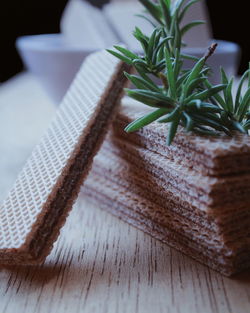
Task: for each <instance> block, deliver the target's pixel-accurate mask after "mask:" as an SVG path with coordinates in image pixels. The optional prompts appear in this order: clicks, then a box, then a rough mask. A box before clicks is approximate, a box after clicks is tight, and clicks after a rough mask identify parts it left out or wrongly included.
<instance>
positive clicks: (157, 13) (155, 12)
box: [139, 0, 162, 24]
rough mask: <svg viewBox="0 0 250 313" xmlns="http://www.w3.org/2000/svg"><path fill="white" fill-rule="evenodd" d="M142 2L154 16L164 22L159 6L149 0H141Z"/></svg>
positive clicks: (159, 21)
mask: <svg viewBox="0 0 250 313" xmlns="http://www.w3.org/2000/svg"><path fill="white" fill-rule="evenodd" d="M139 1H140V2H141V4H142V5H143V6H144V7H145V8H146V9H147V10H148V12H149V13H150V14H151V15H152V17H153V18H154V19H155V20H156V21H157V22H158V23H160V24H162V20H161V10H160V8H159V6H158V5H157V4H155V3H153V2H151V1H149V0H139Z"/></svg>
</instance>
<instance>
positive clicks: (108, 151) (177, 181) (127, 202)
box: [83, 101, 250, 276]
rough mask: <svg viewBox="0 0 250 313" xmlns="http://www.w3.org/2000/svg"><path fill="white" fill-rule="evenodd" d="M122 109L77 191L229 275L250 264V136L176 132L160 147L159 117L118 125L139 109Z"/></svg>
mask: <svg viewBox="0 0 250 313" xmlns="http://www.w3.org/2000/svg"><path fill="white" fill-rule="evenodd" d="M125 102H126V103H125V104H123V106H122V107H121V109H120V111H119V113H118V115H117V117H116V119H115V121H114V122H113V125H112V129H111V131H110V132H109V134H108V137H107V139H106V141H105V142H104V144H103V146H102V148H101V151H100V152H99V154H98V155H97V156H96V158H95V161H94V166H93V169H92V171H91V174H90V175H89V177H88V179H87V181H86V182H85V186H84V188H83V193H84V195H85V196H87V197H88V198H89V199H90V201H92V202H94V203H95V204H97V205H98V206H99V207H101V208H103V209H105V210H107V211H109V212H111V213H112V214H114V215H116V216H118V217H120V218H121V219H122V220H124V221H125V222H128V223H130V224H132V225H134V226H136V227H138V228H139V229H141V230H143V231H145V232H146V233H149V234H150V235H152V236H153V237H155V238H158V239H160V240H162V241H164V242H165V243H167V244H168V245H170V246H172V247H174V248H176V249H178V250H180V251H182V252H184V253H185V254H187V255H189V256H191V257H192V258H194V259H196V260H198V261H200V262H202V263H204V264H207V265H208V266H210V267H211V268H213V269H215V270H218V271H219V272H221V273H223V274H225V275H227V276H230V275H232V274H235V273H237V272H240V271H242V270H244V269H246V268H248V267H249V266H250V198H249V194H250V137H248V136H246V135H241V134H237V135H235V136H234V137H232V138H230V137H227V136H221V137H216V138H215V137H209V138H207V137H202V136H197V135H191V134H187V133H185V132H184V131H181V132H179V134H178V135H177V136H176V138H175V140H174V142H173V144H172V145H171V146H170V147H169V146H167V144H166V138H167V131H168V130H167V126H166V124H165V125H161V124H159V123H157V122H155V123H153V124H151V125H149V126H147V127H145V128H144V129H143V130H140V131H138V132H135V133H131V134H127V133H125V132H124V127H125V126H126V125H127V124H128V123H129V122H131V121H132V120H134V119H135V118H138V117H141V116H143V115H144V114H145V109H144V107H143V106H140V105H139V104H136V103H131V104H129V103H127V101H125Z"/></svg>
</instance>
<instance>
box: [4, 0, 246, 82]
mask: <svg viewBox="0 0 250 313" xmlns="http://www.w3.org/2000/svg"><path fill="white" fill-rule="evenodd" d="M89 1H90V2H91V3H92V4H95V5H99V6H100V5H101V4H103V3H105V2H108V0H89ZM66 3H67V0H42V1H36V0H5V1H4V0H0V40H1V50H0V51H1V52H0V53H1V54H0V82H3V81H5V80H7V79H8V78H10V77H11V76H13V75H15V74H16V73H18V72H19V71H21V70H22V63H21V60H20V58H19V56H18V54H17V52H16V50H15V40H16V38H17V37H19V36H23V35H31V34H42V33H56V32H58V31H59V21H60V17H61V14H62V11H63V9H64V7H65V5H66ZM235 3H236V4H237V2H235V1H229V0H219V1H215V0H207V5H208V8H209V12H210V15H211V20H212V26H213V32H214V38H216V39H225V40H229V41H230V40H231V41H234V42H237V43H239V44H240V46H241V48H242V52H243V53H242V60H241V66H240V69H239V71H240V72H242V71H243V70H244V69H245V68H246V67H247V63H248V60H249V59H250V58H249V56H250V45H249V34H248V33H247V30H248V28H249V26H248V20H249V18H248V17H247V16H246V15H247V12H248V6H249V4H248V1H238V3H239V5H235ZM245 12H246V13H245Z"/></svg>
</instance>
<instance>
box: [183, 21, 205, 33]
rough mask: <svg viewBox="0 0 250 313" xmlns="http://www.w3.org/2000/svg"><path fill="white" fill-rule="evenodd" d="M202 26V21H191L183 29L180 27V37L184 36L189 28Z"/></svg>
mask: <svg viewBox="0 0 250 313" xmlns="http://www.w3.org/2000/svg"><path fill="white" fill-rule="evenodd" d="M201 24H204V21H193V22H191V23H189V24H187V25H185V26H184V27H182V29H181V35H182V36H184V35H185V34H186V32H188V31H189V30H190V29H191V28H193V27H195V26H198V25H201Z"/></svg>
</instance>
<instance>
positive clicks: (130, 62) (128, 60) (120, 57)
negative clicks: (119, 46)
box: [107, 49, 132, 65]
mask: <svg viewBox="0 0 250 313" xmlns="http://www.w3.org/2000/svg"><path fill="white" fill-rule="evenodd" d="M107 51H108V52H109V53H110V54H112V55H113V56H115V57H117V58H118V59H120V60H122V61H123V62H125V63H127V64H129V65H131V64H132V61H131V60H130V59H129V58H127V57H125V56H124V55H122V54H120V53H117V52H115V51H113V50H110V49H107Z"/></svg>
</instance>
